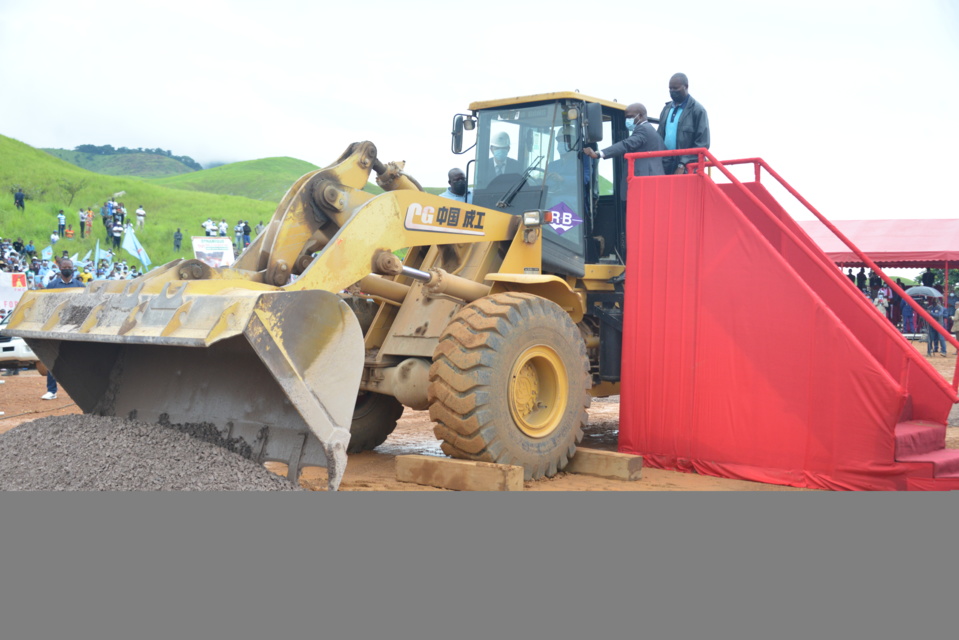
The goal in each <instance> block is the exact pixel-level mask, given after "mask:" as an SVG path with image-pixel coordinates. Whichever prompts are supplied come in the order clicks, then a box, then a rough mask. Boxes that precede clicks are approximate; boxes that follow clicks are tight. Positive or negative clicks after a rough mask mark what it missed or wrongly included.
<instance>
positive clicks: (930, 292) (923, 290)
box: [906, 287, 942, 298]
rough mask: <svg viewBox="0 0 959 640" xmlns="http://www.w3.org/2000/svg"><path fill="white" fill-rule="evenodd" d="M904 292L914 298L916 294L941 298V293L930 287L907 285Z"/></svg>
mask: <svg viewBox="0 0 959 640" xmlns="http://www.w3.org/2000/svg"><path fill="white" fill-rule="evenodd" d="M906 294H907V295H909V296H912V297H913V298H915V297H916V296H929V297H932V298H941V297H942V294H941V293H939V292H938V291H936V290H935V289H933V288H932V287H909V288H908V289H906Z"/></svg>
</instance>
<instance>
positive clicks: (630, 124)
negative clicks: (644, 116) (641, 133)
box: [626, 118, 636, 133]
mask: <svg viewBox="0 0 959 640" xmlns="http://www.w3.org/2000/svg"><path fill="white" fill-rule="evenodd" d="M635 128H636V119H635V118H626V130H627V131H629V132H630V133H632V132H633V130H634V129H635Z"/></svg>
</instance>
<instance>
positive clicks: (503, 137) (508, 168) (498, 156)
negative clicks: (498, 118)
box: [482, 131, 523, 185]
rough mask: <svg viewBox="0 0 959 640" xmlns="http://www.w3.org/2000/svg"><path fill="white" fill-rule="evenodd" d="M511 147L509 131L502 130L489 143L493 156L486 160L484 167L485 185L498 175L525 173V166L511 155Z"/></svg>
mask: <svg viewBox="0 0 959 640" xmlns="http://www.w3.org/2000/svg"><path fill="white" fill-rule="evenodd" d="M509 149H510V140H509V134H508V133H506V132H505V131H500V132H499V133H497V134H496V135H494V136H493V139H492V140H491V141H490V145H489V152H490V155H491V156H492V157H491V158H490V159H489V160H487V161H486V165H485V166H484V167H483V168H484V171H483V176H484V177H483V178H482V180H483V184H484V185H487V184H489V183H490V182H492V181H493V180H495V179H496V178H497V177H498V176H503V175H507V174H511V173H512V174H521V173H523V167H521V166H520V164H519V162H518V161H517V160H513V159H512V158H510V157H509Z"/></svg>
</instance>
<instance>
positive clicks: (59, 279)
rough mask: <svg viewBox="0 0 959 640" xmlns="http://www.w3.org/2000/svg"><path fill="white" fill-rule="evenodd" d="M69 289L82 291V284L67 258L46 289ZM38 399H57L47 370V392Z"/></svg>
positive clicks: (55, 388)
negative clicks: (76, 288)
mask: <svg viewBox="0 0 959 640" xmlns="http://www.w3.org/2000/svg"><path fill="white" fill-rule="evenodd" d="M71 287H79V288H81V289H82V288H83V283H82V282H80V280H79V279H78V278H76V277H75V276H74V272H73V261H72V260H70V259H69V258H64V259H62V260H60V273H59V274H57V275H56V276H55V277H54V278H53V279H52V280H50V283H49V284H48V285H47V289H69V288H71ZM40 399H41V400H56V399H57V381H56V380H55V379H54V377H53V374H52V373H51V372H50V371H49V370H48V371H47V392H46V393H45V394H43V395H42V396H40Z"/></svg>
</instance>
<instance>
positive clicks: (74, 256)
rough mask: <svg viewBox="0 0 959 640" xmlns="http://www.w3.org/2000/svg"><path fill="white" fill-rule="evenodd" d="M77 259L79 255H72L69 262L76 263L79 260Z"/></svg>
mask: <svg viewBox="0 0 959 640" xmlns="http://www.w3.org/2000/svg"><path fill="white" fill-rule="evenodd" d="M79 259H80V254H79V253H74V254H73V255H72V256H70V261H71V262H76V261H77V260H79Z"/></svg>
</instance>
